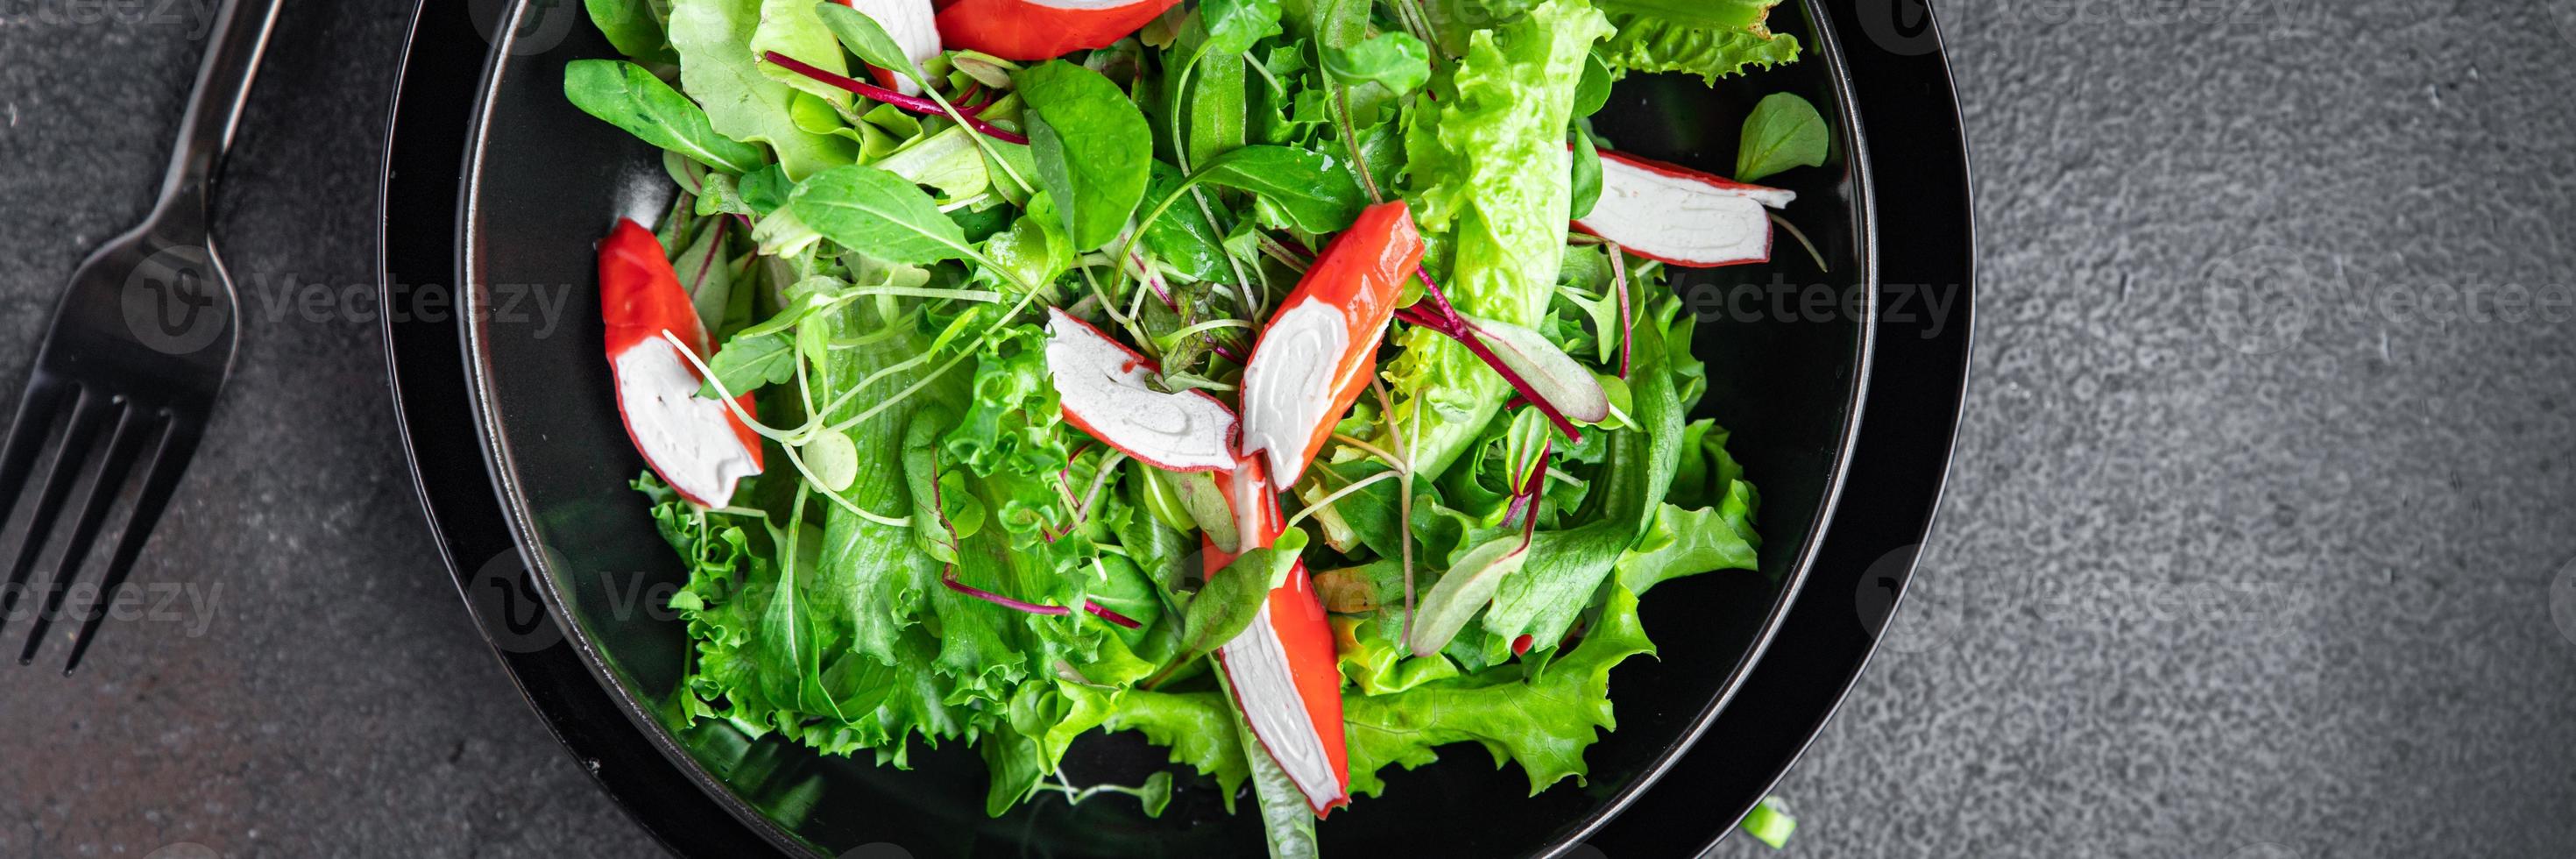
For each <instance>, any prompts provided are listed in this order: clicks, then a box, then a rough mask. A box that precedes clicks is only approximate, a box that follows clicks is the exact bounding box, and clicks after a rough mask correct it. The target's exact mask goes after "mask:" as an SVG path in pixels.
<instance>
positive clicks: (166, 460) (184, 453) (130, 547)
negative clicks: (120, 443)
mask: <svg viewBox="0 0 2576 859" xmlns="http://www.w3.org/2000/svg"><path fill="white" fill-rule="evenodd" d="M162 415H163V416H164V417H165V418H166V419H167V422H168V424H169V429H168V431H167V432H165V433H163V434H162V436H161V446H160V448H159V449H157V450H154V451H153V452H152V464H151V465H150V466H147V467H146V468H145V469H144V472H143V491H142V493H141V494H139V495H136V496H135V497H134V510H133V511H132V512H131V513H128V514H126V519H125V533H124V534H123V535H121V536H119V537H117V540H116V554H115V555H113V556H111V557H110V558H109V559H108V562H107V577H106V578H105V579H102V580H100V582H99V591H98V592H99V601H98V602H97V603H96V604H94V605H92V606H90V609H89V612H88V613H87V614H86V615H85V616H83V617H82V618H81V629H80V635H79V637H77V638H74V639H72V655H71V656H70V657H69V658H67V659H65V660H63V676H66V677H68V676H71V673H72V669H75V668H79V667H80V661H81V654H84V653H88V652H89V646H90V643H91V642H92V641H94V640H96V639H97V638H98V624H99V621H101V620H104V619H105V618H106V617H107V606H108V603H109V601H111V600H113V599H115V597H116V592H117V590H118V589H121V588H123V587H125V576H126V574H128V573H132V572H134V559H135V557H136V556H139V555H141V554H143V544H145V543H148V542H151V540H152V526H153V525H154V524H156V523H158V522H159V521H160V519H161V509H162V508H163V507H166V506H168V505H169V503H170V494H171V493H172V492H174V491H177V490H178V488H179V475H180V474H181V473H183V472H186V471H187V470H188V460H189V459H191V458H193V457H195V456H196V453H197V434H198V433H199V432H201V431H202V430H203V429H204V426H205V424H204V423H203V421H204V416H203V415H197V416H194V417H191V416H187V415H177V414H171V413H170V412H168V411H167V410H164V411H163V412H162ZM18 662H19V664H21V665H24V664H26V662H27V658H26V657H25V656H21V657H20V658H19V660H18Z"/></svg>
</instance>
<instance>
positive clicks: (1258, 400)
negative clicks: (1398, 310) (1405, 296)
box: [1241, 200, 1422, 484]
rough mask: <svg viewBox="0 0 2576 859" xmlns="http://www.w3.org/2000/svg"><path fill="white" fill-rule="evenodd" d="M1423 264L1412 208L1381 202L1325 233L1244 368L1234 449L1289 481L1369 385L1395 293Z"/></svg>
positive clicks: (1274, 476) (1321, 446) (1277, 478)
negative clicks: (1239, 438) (1327, 238)
mask: <svg viewBox="0 0 2576 859" xmlns="http://www.w3.org/2000/svg"><path fill="white" fill-rule="evenodd" d="M1421 265H1422V235H1421V234H1420V233H1418V232H1415V230H1414V227H1413V213H1412V211H1411V210H1409V209H1407V208H1405V205H1404V202H1403V201H1401V200H1397V201H1393V202H1386V203H1379V204H1377V205H1374V206H1370V207H1368V209H1367V210H1365V211H1362V212H1361V213H1360V216H1359V219H1358V220H1356V221H1354V222H1352V223H1351V227H1350V229H1347V230H1344V231H1342V234H1341V235H1339V236H1335V237H1333V241H1332V242H1331V243H1330V244H1327V245H1325V246H1324V252H1323V253H1321V254H1318V255H1316V257H1315V264H1314V266H1313V267H1311V268H1308V269H1307V270H1306V277H1305V279H1304V280H1301V281H1298V283H1297V289H1296V290H1295V291H1293V292H1290V293H1288V298H1287V299H1286V300H1284V301H1281V302H1280V304H1279V312H1278V313H1277V314H1276V315H1274V316H1272V317H1271V318H1270V326H1269V327H1268V328H1265V329H1263V330H1262V332H1261V341H1260V342H1259V343H1256V344H1254V345H1253V349H1252V360H1250V361H1248V362H1246V363H1245V364H1244V368H1243V447H1242V451H1241V452H1242V454H1243V455H1244V456H1252V455H1253V454H1256V453H1264V454H1267V455H1268V460H1269V465H1270V479H1271V480H1273V481H1276V482H1278V483H1280V484H1288V483H1294V482H1296V481H1297V476H1298V475H1300V474H1303V473H1305V471H1306V465H1307V464H1308V463H1311V462H1313V461H1314V460H1315V454H1316V453H1318V452H1320V451H1322V450H1323V449H1324V442H1325V441H1326V440H1328V439H1330V438H1331V437H1332V434H1333V424H1334V423H1335V422H1336V421H1338V420H1340V418H1341V416H1342V415H1343V413H1345V412H1348V411H1350V410H1351V403H1352V402H1353V401H1356V400H1358V399H1359V396H1360V391H1361V390H1362V389H1364V388H1367V387H1368V380H1369V372H1370V371H1371V370H1372V369H1374V368H1375V367H1376V366H1377V345H1378V341H1379V340H1380V339H1381V338H1383V337H1384V336H1385V335H1386V325H1387V320H1389V319H1391V318H1393V317H1394V315H1395V302H1396V297H1397V295H1398V294H1400V293H1401V292H1402V291H1403V288H1404V282H1405V281H1407V280H1410V279H1412V277H1413V271H1414V269H1416V268H1419V267H1420V266H1421Z"/></svg>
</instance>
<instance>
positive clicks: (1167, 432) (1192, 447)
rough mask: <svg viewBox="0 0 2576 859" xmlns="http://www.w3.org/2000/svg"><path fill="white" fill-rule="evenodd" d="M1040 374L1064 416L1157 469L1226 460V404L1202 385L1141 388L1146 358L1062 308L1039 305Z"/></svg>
mask: <svg viewBox="0 0 2576 859" xmlns="http://www.w3.org/2000/svg"><path fill="white" fill-rule="evenodd" d="M1046 359H1047V376H1048V379H1049V381H1052V382H1054V383H1055V390H1056V396H1057V398H1058V399H1059V400H1060V401H1061V402H1062V404H1063V407H1064V419H1065V422H1067V423H1070V424H1073V425H1074V427H1075V428H1077V429H1080V430H1082V431H1083V432H1086V433H1090V434H1091V437H1092V438H1096V439H1099V440H1100V441H1101V442H1102V443H1104V444H1107V445H1109V446H1110V447H1114V448H1117V449H1119V450H1120V451H1123V452H1125V453H1126V454H1127V455H1128V456H1132V457H1135V458H1137V459H1139V460H1142V461H1143V462H1144V463H1145V464H1147V465H1151V466H1153V467H1155V468H1160V469H1163V470H1164V471H1223V470H1226V469H1230V468H1233V467H1234V463H1235V458H1234V453H1233V446H1234V424H1235V421H1234V411H1233V410H1232V409H1228V408H1226V407H1225V403H1223V402H1219V401H1218V400H1217V398H1215V397H1212V396H1209V395H1208V393H1207V392H1206V391H1184V392H1181V393H1164V392H1161V391H1157V390H1154V389H1152V388H1149V387H1146V385H1145V374H1146V373H1147V372H1148V371H1152V370H1154V369H1155V367H1154V362H1152V361H1149V360H1146V358H1145V356H1143V355H1139V354H1136V350H1133V349H1129V348H1127V344H1124V343H1120V342H1118V341H1116V340H1113V339H1110V337H1109V335H1107V334H1103V333H1100V329H1098V328H1093V327H1091V323H1088V322H1084V321H1082V320H1080V319H1075V318H1073V317H1072V316H1070V315H1067V314H1066V313H1065V312H1064V311H1062V310H1058V309H1055V308H1052V307H1050V308H1047V345H1046Z"/></svg>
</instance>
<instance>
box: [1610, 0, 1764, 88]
mask: <svg viewBox="0 0 2576 859" xmlns="http://www.w3.org/2000/svg"><path fill="white" fill-rule="evenodd" d="M1719 5H1723V6H1743V5H1746V4H1743V3H1741V2H1730V3H1727V4H1719ZM1756 5H1759V6H1761V7H1764V8H1765V9H1766V10H1767V9H1768V7H1769V6H1770V5H1771V3H1767V2H1766V3H1760V4H1756ZM1610 23H1611V25H1612V26H1614V27H1617V28H1618V33H1617V34H1616V35H1613V36H1611V37H1610V40H1609V41H1607V42H1604V43H1602V45H1601V48H1600V50H1599V54H1600V56H1601V62H1602V64H1604V65H1607V66H1609V67H1610V71H1611V73H1612V74H1620V75H1624V74H1626V73H1629V72H1649V73H1652V72H1688V73H1690V74H1695V75H1698V76H1700V79H1701V80H1703V81H1707V82H1708V83H1710V84H1715V83H1716V82H1717V79H1718V78H1722V77H1726V76H1728V75H1734V74H1739V73H1742V72H1743V71H1744V70H1745V69H1747V68H1770V67H1772V66H1776V65H1780V64H1782V63H1787V62H1793V61H1795V60H1797V59H1798V37H1796V36H1792V35H1788V34H1786V33H1774V32H1771V30H1770V28H1768V27H1765V26H1764V25H1763V24H1762V22H1761V20H1759V19H1758V18H1757V19H1756V20H1754V21H1753V22H1752V23H1750V24H1745V25H1723V24H1715V25H1712V24H1696V23H1692V22H1689V21H1684V20H1675V19H1671V18H1665V17H1661V16H1658V15H1653V14H1639V13H1634V12H1623V11H1612V12H1611V13H1610Z"/></svg>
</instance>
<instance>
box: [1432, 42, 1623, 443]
mask: <svg viewBox="0 0 2576 859" xmlns="http://www.w3.org/2000/svg"><path fill="white" fill-rule="evenodd" d="M1609 33H1610V26H1609V23H1608V22H1607V21H1606V20H1605V19H1603V18H1602V16H1601V13H1599V12H1597V11H1594V10H1593V9H1592V7H1591V5H1590V4H1588V3H1586V2H1585V0H1548V2H1546V3H1543V4H1540V5H1539V6H1538V7H1536V8H1534V9H1532V10H1530V12H1529V14H1528V15H1526V16H1524V17H1521V18H1519V19H1517V20H1514V21H1513V22H1511V23H1509V24H1506V25H1504V26H1502V27H1500V28H1497V29H1494V30H1488V31H1480V32H1478V33H1476V34H1475V35H1474V36H1473V37H1471V39H1470V40H1469V42H1470V44H1469V47H1468V50H1467V54H1466V56H1465V58H1463V59H1461V60H1460V61H1459V62H1458V63H1457V65H1456V66H1455V68H1454V70H1452V71H1451V72H1450V74H1451V75H1452V77H1451V78H1450V80H1449V81H1448V83H1447V85H1446V86H1445V87H1443V86H1441V85H1439V84H1436V83H1435V89H1445V92H1443V93H1442V97H1441V99H1440V101H1439V107H1438V108H1437V109H1426V108H1422V107H1417V108H1416V109H1415V110H1414V111H1413V112H1412V113H1411V118H1410V125H1409V127H1408V128H1407V129H1406V134H1405V150H1406V163H1407V170H1408V173H1409V175H1410V176H1411V179H1410V180H1409V188H1410V190H1411V194H1409V195H1408V196H1409V197H1410V199H1411V200H1412V201H1413V202H1414V204H1415V205H1416V207H1417V208H1416V209H1415V210H1414V218H1415V220H1416V221H1417V222H1418V223H1419V224H1420V226H1421V227H1422V229H1423V232H1424V234H1425V239H1426V241H1427V242H1428V243H1430V244H1431V245H1433V246H1434V247H1446V248H1447V249H1448V251H1447V261H1448V265H1447V266H1446V268H1445V271H1442V272H1441V273H1443V274H1444V275H1445V278H1444V279H1443V280H1442V281H1441V286H1442V288H1443V289H1444V290H1445V291H1446V293H1447V294H1448V296H1449V299H1450V301H1451V302H1452V303H1454V304H1456V305H1457V307H1458V309H1459V310H1460V311H1462V312H1465V313H1468V314H1472V315H1475V316H1480V317H1484V318H1487V319H1495V320H1499V321H1502V322H1507V323H1510V324H1514V325H1520V326H1525V327H1527V326H1535V325H1536V324H1538V321H1539V318H1540V316H1542V315H1543V314H1545V313H1546V312H1547V304H1548V300H1549V297H1550V294H1551V292H1552V291H1553V287H1554V286H1555V284H1556V275H1557V267H1558V265H1559V264H1560V263H1561V262H1562V258H1563V248H1564V245H1565V222H1566V213H1567V208H1568V206H1570V205H1571V195H1572V189H1571V186H1570V185H1569V182H1570V177H1571V173H1570V171H1569V170H1568V168H1567V161H1566V159H1567V157H1568V156H1567V154H1566V151H1565V124H1566V122H1567V121H1568V120H1569V119H1570V118H1571V116H1572V113H1573V110H1574V95H1575V89H1576V85H1577V83H1578V82H1579V81H1580V80H1581V79H1582V77H1583V74H1582V73H1583V63H1584V57H1585V56H1586V54H1587V53H1588V52H1589V51H1590V50H1591V48H1592V43H1593V42H1594V41H1595V40H1598V39H1600V38H1601V37H1602V36H1605V35H1608V34H1609ZM1424 267H1425V268H1426V269H1433V270H1442V266H1441V265H1440V264H1439V263H1438V262H1437V261H1435V260H1426V261H1425V263H1424ZM1396 340H1397V342H1398V343H1399V344H1400V345H1402V346H1403V347H1404V351H1403V354H1402V355H1400V356H1399V357H1398V358H1397V359H1396V361H1395V363H1394V365H1393V366H1392V367H1391V368H1390V371H1389V377H1390V378H1391V379H1392V380H1393V381H1394V382H1395V386H1396V389H1397V391H1398V392H1399V394H1400V395H1401V399H1400V401H1399V402H1398V403H1397V404H1396V410H1395V418H1396V419H1395V420H1394V421H1392V422H1390V424H1389V431H1393V428H1394V427H1407V428H1408V431H1410V430H1409V428H1410V427H1411V426H1412V422H1413V421H1414V420H1416V416H1417V415H1418V416H1419V420H1420V434H1421V435H1420V438H1419V439H1418V441H1417V442H1416V444H1415V446H1414V447H1413V452H1412V456H1413V457H1414V466H1415V468H1416V469H1418V470H1419V473H1422V474H1425V475H1438V474H1439V473H1440V472H1442V471H1443V470H1445V469H1447V468H1448V466H1449V463H1450V462H1451V461H1452V460H1454V459H1456V458H1457V457H1458V455H1459V454H1460V453H1462V452H1463V451H1465V450H1466V448H1467V445H1468V443H1469V442H1470V441H1472V440H1473V439H1474V438H1475V437H1476V434H1477V433H1478V431H1480V430H1482V429H1483V428H1484V426H1485V424H1486V422H1487V421H1490V420H1492V419H1493V415H1494V410H1495V409H1496V408H1497V407H1499V406H1501V405H1502V402H1503V400H1504V398H1505V397H1507V396H1508V395H1509V394H1510V392H1511V387H1510V386H1509V385H1508V384H1506V383H1504V381H1503V378H1502V377H1501V376H1500V375H1497V374H1495V373H1494V371H1493V370H1491V369H1489V368H1487V367H1486V366H1484V364H1483V362H1481V361H1478V360H1477V359H1476V357H1475V356H1474V355H1473V354H1471V353H1469V352H1468V351H1467V349H1466V347H1464V346H1461V345H1459V344H1458V343H1457V342H1455V341H1452V340H1449V339H1448V338H1446V337H1444V336H1442V335H1440V334H1437V333H1434V332H1431V331H1428V330H1423V329H1418V328H1407V329H1406V330H1405V331H1404V332H1403V333H1402V334H1400V335H1398V336H1397V338H1396Z"/></svg>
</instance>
